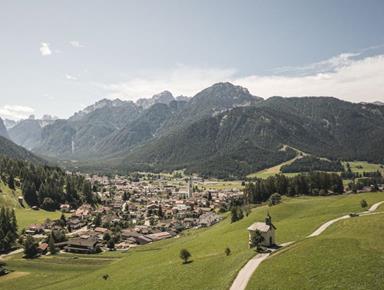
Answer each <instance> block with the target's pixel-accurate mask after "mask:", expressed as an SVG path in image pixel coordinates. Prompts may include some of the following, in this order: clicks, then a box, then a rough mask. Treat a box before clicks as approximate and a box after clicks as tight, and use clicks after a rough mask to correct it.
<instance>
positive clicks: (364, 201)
mask: <svg viewBox="0 0 384 290" xmlns="http://www.w3.org/2000/svg"><path fill="white" fill-rule="evenodd" d="M360 205H361V207H362V208H366V207H368V203H367V201H366V200H365V199H362V200H361V201H360Z"/></svg>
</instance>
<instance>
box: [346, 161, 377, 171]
mask: <svg viewBox="0 0 384 290" xmlns="http://www.w3.org/2000/svg"><path fill="white" fill-rule="evenodd" d="M348 163H349V165H350V166H351V170H352V172H359V173H363V172H372V171H377V170H379V171H380V172H381V173H384V167H383V165H382V164H375V163H368V162H366V161H350V162H348ZM346 164H347V162H343V165H344V166H346Z"/></svg>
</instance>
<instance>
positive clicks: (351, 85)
mask: <svg viewBox="0 0 384 290" xmlns="http://www.w3.org/2000/svg"><path fill="white" fill-rule="evenodd" d="M282 71H283V70H281V72H282ZM297 71H299V72H300V73H299V74H297ZM144 75H145V76H143V77H141V76H139V77H135V78H128V79H127V81H125V82H120V83H112V84H102V85H100V84H99V86H101V87H102V89H103V90H105V92H106V93H107V95H108V97H110V98H115V97H119V98H123V99H131V100H136V99H138V98H141V97H149V96H152V95H153V94H156V93H158V92H160V91H163V90H170V91H171V92H172V93H173V94H174V95H180V94H183V95H188V96H193V95H194V94H196V93H197V92H199V91H200V90H202V89H204V88H206V87H208V86H210V85H212V84H213V83H216V82H222V81H230V82H233V83H234V84H238V85H241V86H244V87H246V88H248V89H249V90H250V92H252V93H253V94H254V95H257V96H262V97H265V98H268V97H270V96H334V97H337V98H340V99H344V100H348V101H356V102H359V101H376V100H381V101H384V87H383V83H384V55H376V56H371V57H365V58H362V56H361V55H360V54H357V53H356V54H354V53H346V54H341V55H338V56H336V57H333V58H330V59H328V60H324V61H321V62H318V63H314V64H310V65H308V66H305V67H302V68H291V69H290V70H289V69H288V68H285V70H284V73H275V74H271V75H249V76H242V77H240V76H238V75H237V74H236V70H234V69H212V68H211V69H204V68H191V67H187V66H178V67H176V68H175V69H172V70H168V71H162V72H152V73H149V74H148V73H146V74H144Z"/></svg>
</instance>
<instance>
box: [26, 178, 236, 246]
mask: <svg viewBox="0 0 384 290" xmlns="http://www.w3.org/2000/svg"><path fill="white" fill-rule="evenodd" d="M86 178H87V179H88V180H90V181H91V182H92V184H93V185H95V186H94V188H97V192H96V194H97V195H98V198H99V200H101V204H100V205H98V206H97V207H92V206H90V205H88V204H84V205H82V206H80V207H79V208H77V209H72V208H71V207H70V205H67V204H62V205H61V206H60V208H61V210H62V212H63V213H65V215H66V218H65V222H64V221H63V219H61V220H56V221H47V222H46V223H45V224H42V225H31V226H29V227H28V228H27V229H26V233H28V234H32V235H42V236H44V235H47V234H49V233H50V232H51V231H53V230H57V231H62V232H65V237H66V238H65V240H61V241H57V243H55V245H56V247H57V248H60V249H61V250H63V251H67V252H73V253H86V254H92V253H97V252H99V251H102V250H103V249H108V248H109V249H111V247H113V249H129V248H131V247H136V246H139V245H144V244H147V243H152V242H156V241H160V240H164V239H169V238H172V237H176V236H178V235H179V234H180V232H182V231H183V230H186V229H191V228H199V227H210V226H212V225H214V224H216V223H217V222H219V221H220V220H221V218H222V217H221V215H220V213H221V212H225V211H226V210H228V209H229V208H230V204H231V202H232V200H233V199H238V198H242V192H241V191H239V190H232V189H231V190H204V189H199V188H197V187H196V186H195V187H194V186H193V182H194V180H192V178H189V179H187V180H184V179H182V178H180V179H170V180H164V179H161V178H159V179H157V180H155V181H153V180H141V179H138V180H134V181H132V180H130V179H128V178H125V177H121V176H116V177H114V178H107V177H105V176H86ZM111 239H112V240H113V244H112V243H110V242H109V240H111ZM41 245H42V244H41Z"/></svg>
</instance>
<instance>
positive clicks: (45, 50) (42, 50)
mask: <svg viewBox="0 0 384 290" xmlns="http://www.w3.org/2000/svg"><path fill="white" fill-rule="evenodd" d="M40 53H41V55H42V56H48V55H51V54H52V50H51V49H50V48H49V43H46V42H42V43H41V46H40Z"/></svg>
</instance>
